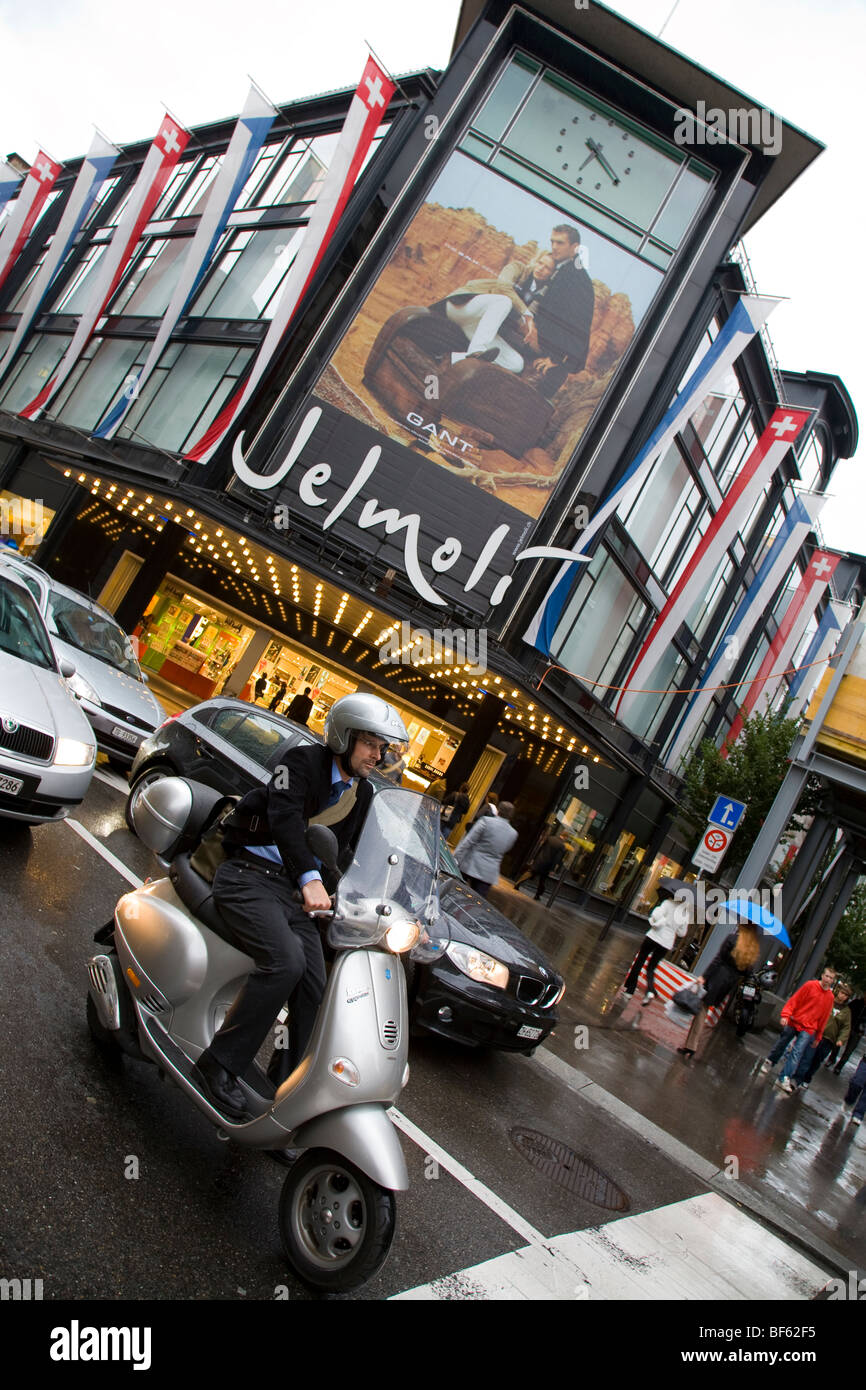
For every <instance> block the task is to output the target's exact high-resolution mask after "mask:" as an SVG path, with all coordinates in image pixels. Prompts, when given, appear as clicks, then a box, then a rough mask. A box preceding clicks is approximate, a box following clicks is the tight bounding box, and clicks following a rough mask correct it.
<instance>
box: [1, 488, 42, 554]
mask: <svg viewBox="0 0 866 1390" xmlns="http://www.w3.org/2000/svg"><path fill="white" fill-rule="evenodd" d="M44 534H45V510H44V508H43V505H42V502H41V500H40V499H39V498H36V500H35V501H34V500H33V499H31V498H30V497H11V498H6V497H0V536H15V537H16V539H18V540H26V541H29V542H30V543H31V544H35V545H38V544H39V543H40V541H41V540H42V537H43V536H44Z"/></svg>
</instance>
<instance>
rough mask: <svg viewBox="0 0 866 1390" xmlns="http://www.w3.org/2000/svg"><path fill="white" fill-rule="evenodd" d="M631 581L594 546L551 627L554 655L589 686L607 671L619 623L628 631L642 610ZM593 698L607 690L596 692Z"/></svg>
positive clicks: (618, 645)
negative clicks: (554, 629) (556, 624)
mask: <svg viewBox="0 0 866 1390" xmlns="http://www.w3.org/2000/svg"><path fill="white" fill-rule="evenodd" d="M647 611H648V610H647V606H646V604H645V603H644V602H643V600H642V599H640V598H638V596H637V594H636V593H635V591H634V588H633V586H632V585H631V584H630V583H629V581H628V579H627V578H626V577H625V575H624V574H623V572H622V570H621V569H620V568H619V566H618V565H617V564H616V562H615V561H614V560H613V559H612V558H611V557H610V556H609V555H608V554H607V552H606V551H603V550H602V551H599V552H598V553H597V554H596V555H595V556H593V559H592V560H591V562H590V564H589V565H588V566H587V572H586V574H585V575H584V576H583V577H582V578H581V579H580V580H579V581H578V585H577V588H576V590H575V592H574V594H573V595H572V597H571V599H570V601H569V603H568V605H567V606H566V609H565V612H564V614H563V617H562V620H561V621H560V624H559V626H558V627H557V630H556V632H555V633H554V637H553V643H552V649H553V651H554V653H556V656H557V660H558V661H560V662H561V663H562V664H563V665H564V666H567V667H568V669H569V670H570V671H573V672H575V673H576V674H577V676H578V678H579V679H581V680H583V681H584V683H585V684H587V685H590V686H592V685H593V683H595V682H597V681H598V680H599V679H600V673H601V672H602V671H609V670H610V668H611V662H612V661H613V660H614V659H616V660H617V664H618V662H619V660H621V657H616V658H615V653H616V652H617V650H618V648H621V644H622V634H623V631H624V629H625V628H626V627H627V628H628V629H629V636H630V635H631V633H632V632H634V631H636V630H637V628H638V627H639V626H640V624H641V623H642V621H643V619H644V618H645V616H646V613H647ZM596 694H597V696H598V698H599V699H603V698H604V697H605V695H606V694H607V692H606V691H604V690H598V691H597V692H596Z"/></svg>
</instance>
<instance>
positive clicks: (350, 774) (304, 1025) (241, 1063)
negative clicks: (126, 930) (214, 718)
mask: <svg viewBox="0 0 866 1390" xmlns="http://www.w3.org/2000/svg"><path fill="white" fill-rule="evenodd" d="M395 741H403V742H406V743H408V735H407V733H406V730H405V728H404V726H403V721H402V720H401V718H400V716H399V714H397V712H396V710H394V709H393V708H392V707H391V706H390V705H388V704H386V703H385V701H384V700H380V699H379V698H378V696H375V695H347V696H345V697H344V698H343V699H342V700H338V701H337V702H336V703H335V704H334V705H333V707H332V708H331V710H330V713H329V715H328V719H327V722H326V725H325V742H326V746H325V747H324V748H322V747H319V746H318V745H316V746H314V747H310V746H305V747H302V748H293V749H291V750H290V751H289V752H288V753H287V754H286V756H285V758H284V759H283V760H282V762H281V764H280V766H279V767H278V768H277V770H276V772H275V774H274V776H273V778H272V780H271V782H270V783H269V784H268V785H267V786H266V787H256V788H255V789H254V790H253V791H251V792H248V793H247V795H246V796H245V797H244V798H243V800H242V801H241V802H240V804H239V805H238V807H237V809H236V810H235V812H234V814H233V815H232V816H230V817H229V819H228V821H227V822H226V824H225V828H224V848H225V851H226V854H227V855H228V858H227V859H226V861H225V862H224V863H223V864H221V865H220V867H219V868H218V869H217V872H216V876H215V878H214V883H213V893H214V899H215V901H216V903H217V906H218V907H219V910H220V915H221V916H222V918H223V920H224V921H225V923H226V925H227V927H228V928H229V930H230V932H231V934H232V937H233V938H234V941H235V943H236V944H237V946H238V947H239V948H240V949H241V950H242V951H245V952H246V954H247V955H249V956H251V957H252V959H253V961H254V962H255V969H254V970H253V971H252V972H251V973H250V974H249V975H248V976H247V979H246V980H245V982H244V984H243V986H242V988H241V991H240V993H239V994H238V996H237V998H236V999H235V1001H234V1003H233V1004H232V1006H231V1008H230V1010H229V1012H228V1014H227V1016H226V1019H225V1022H224V1023H223V1026H222V1027H221V1028H220V1030H219V1032H218V1033H217V1034H216V1036H215V1037H214V1039H213V1041H212V1042H211V1045H210V1047H209V1048H207V1050H206V1051H205V1052H203V1053H202V1055H201V1056H200V1057H199V1059H198V1064H197V1068H196V1071H197V1080H198V1083H199V1085H200V1086H201V1087H202V1090H203V1091H204V1093H205V1094H206V1095H207V1096H208V1097H209V1099H210V1100H211V1101H212V1102H213V1104H214V1105H215V1106H216V1107H217V1109H219V1110H221V1111H223V1112H224V1113H225V1114H227V1115H230V1116H232V1117H233V1118H242V1117H243V1116H244V1114H245V1113H246V1105H245V1100H244V1094H243V1091H242V1090H241V1088H240V1087H239V1086H238V1084H237V1080H236V1078H237V1077H238V1076H242V1075H243V1073H244V1072H245V1071H246V1070H247V1068H248V1067H249V1066H250V1064H251V1063H252V1061H253V1060H254V1058H255V1056H256V1053H257V1052H258V1050H259V1048H260V1047H261V1045H262V1043H263V1042H264V1040H265V1038H266V1037H267V1034H268V1032H269V1030H270V1028H271V1026H272V1025H273V1022H274V1019H275V1017H276V1015H277V1013H278V1012H279V1010H280V1008H281V1006H282V1004H283V1003H284V1002H285V1000H286V999H288V1001H289V1048H288V1050H279V1051H276V1052H275V1054H274V1061H273V1063H272V1066H271V1069H270V1073H271V1079H272V1080H274V1081H275V1082H277V1083H279V1082H280V1081H282V1080H284V1079H285V1077H286V1076H288V1075H289V1074H290V1073H291V1072H292V1071H293V1070H294V1068H295V1067H296V1066H297V1065H298V1063H299V1062H300V1061H301V1059H302V1057H303V1056H304V1053H305V1051H306V1048H307V1044H308V1043H309V1040H310V1036H311V1034H312V1031H313V1027H314V1025H315V1021H316V1014H317V1012H318V1008H319V1004H320V1003H321V999H322V995H323V993H324V989H325V962H324V956H323V953H322V943H321V939H320V937H319V929H318V926H317V924H316V922H315V920H314V918H312V917H311V916H310V915H309V914H311V913H316V912H321V911H326V910H327V909H328V908H329V907H330V906H331V899H330V896H329V894H328V891H327V889H326V887H325V885H324V883H323V882H322V875H321V869H320V865H319V862H318V860H317V859H316V858H315V856H314V855H313V854H312V853H311V852H310V850H309V848H308V847H307V842H306V831H307V827H308V825H309V823H310V821H311V820H313V819H315V820H316V821H318V822H319V823H320V824H329V825H330V827H331V829H332V830H333V832H334V834H335V835H336V837H337V843H338V845H339V847H340V851H341V852H343V851H346V850H350V849H351V848H353V847H354V844H355V842H356V840H357V838H358V835H359V833H360V830H361V826H362V824H363V820H364V816H365V814H366V811H367V807H368V806H369V804H370V800H371V798H372V795H373V792H372V788H371V787H370V785H369V783H368V782H367V780H366V779H367V778H368V777H369V775H370V773H371V772H372V771H373V769H374V768H375V767H377V766H378V765H379V764H380V763H381V761H382V758H383V756H384V754H385V750H386V749H387V747H388V746H389V744H391V743H393V742H395ZM299 890H300V899H301V901H300V902H299V901H298V891H299Z"/></svg>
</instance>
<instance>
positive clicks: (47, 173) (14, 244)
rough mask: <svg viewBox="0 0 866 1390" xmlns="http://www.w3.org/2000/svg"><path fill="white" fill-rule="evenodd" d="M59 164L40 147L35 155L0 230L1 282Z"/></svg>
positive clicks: (7, 272)
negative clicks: (0, 230)
mask: <svg viewBox="0 0 866 1390" xmlns="http://www.w3.org/2000/svg"><path fill="white" fill-rule="evenodd" d="M61 168H62V165H60V164H57V163H56V162H55V161H54V160H53V159H52V158H51V156H50V155H47V154H45V152H44V150H40V151H39V153H38V155H37V156H36V158H35V159H34V161H33V164H32V166H31V168H30V172H29V173H28V174H27V177H26V178H25V180H24V182H23V183H22V185H21V190H20V192H19V194H18V197H17V198H16V199H15V202H14V203H13V204H12V206H11V208H10V209H9V216H8V217H7V218H6V220H5V222H4V223H3V230H2V232H0V285H2V284H3V281H4V280H5V279H6V276H7V275H8V274H9V272H10V270H11V269H12V267H13V265H14V264H15V262H16V260H17V259H18V253H19V251H20V250H21V248H22V246H23V245H24V243H25V241H26V240H27V238H28V237H29V235H30V233H31V231H32V230H33V224H34V223H35V221H36V219H37V217H38V216H39V214H40V212H41V211H42V208H43V207H44V205H45V199H46V198H47V197H48V194H49V193H50V192H51V190H52V188H53V187H54V184H55V182H56V179H57V175H58V174H59V173H60V170H61Z"/></svg>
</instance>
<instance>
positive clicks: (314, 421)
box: [232, 398, 574, 613]
mask: <svg viewBox="0 0 866 1390" xmlns="http://www.w3.org/2000/svg"><path fill="white" fill-rule="evenodd" d="M232 463H233V466H234V471H235V473H236V475H237V476H238V478H239V479H240V481H241V482H243V483H245V484H246V485H247V486H248V487H251V488H255V489H256V491H268V492H272V493H273V500H274V503H275V504H276V505H278V506H285V507H287V508H288V512H289V516H291V514H292V513H293V512H294V513H296V514H297V512H298V511H300V512H301V513H302V514H303V516H304V518H305V519H307V520H311V519H314V518H315V519H318V520H319V522H320V524H321V527H322V530H323V531H327V532H330V533H331V534H332V535H335V536H338V537H339V538H340V539H341V540H344V541H346V542H347V544H350V545H352V546H354V547H356V548H357V549H359V550H362V551H364V552H366V553H367V554H372V555H375V556H376V557H377V558H379V559H381V560H382V562H383V564H385V565H387V566H389V567H391V568H394V569H397V570H398V571H401V572H402V573H403V574H405V575H406V577H407V578H408V580H409V582H410V583H411V584H412V587H413V588H414V589H415V591H416V593H417V594H418V595H419V597H420V598H422V599H423V600H424V601H425V602H427V603H429V604H432V605H435V606H436V607H440V608H447V607H448V606H449V605H451V604H454V603H459V604H460V605H461V606H462V607H464V608H469V609H471V610H474V611H475V612H477V613H483V612H485V611H486V610H487V609H488V608H489V607H496V606H497V605H498V604H500V603H501V602H502V600H503V599H504V598H505V595H506V593H507V592H508V590H509V588H510V587H511V584H512V581H513V580H514V579H515V578H519V572H520V566H521V565H524V564H525V563H526V562H528V561H533V560H537V559H540V558H551V559H569V560H573V559H574V555H573V552H572V551H570V550H569V551H565V550H559V549H556V548H555V547H550V546H529V547H527V546H526V544H525V541H526V538H527V535H528V533H529V531H530V530H531V529H532V527H533V524H534V523H533V522H532V521H531V520H530V519H528V518H527V517H526V516H524V515H523V514H522V513H520V512H518V511H517V510H516V509H515V508H513V507H509V506H508V505H507V504H506V503H503V502H501V501H499V500H498V499H497V498H496V497H493V496H490V495H489V494H487V493H485V492H484V491H483V490H482V489H480V488H477V487H470V486H469V485H467V484H466V483H465V482H463V480H462V479H460V478H459V477H458V476H454V475H452V474H450V473H448V472H446V471H445V470H444V469H442V468H439V467H436V465H435V464H433V463H428V462H427V461H426V460H424V459H423V458H420V457H419V456H418V454H417V453H416V452H415V451H414V450H411V449H408V448H406V447H405V446H403V445H401V444H398V443H396V442H395V441H392V440H389V439H387V438H386V437H384V436H383V435H382V434H381V433H380V432H379V431H378V430H375V429H372V428H370V427H368V426H366V425H363V424H360V423H359V422H358V421H356V420H353V419H352V418H350V417H349V416H347V415H345V414H343V413H342V412H341V411H339V410H336V409H334V408H333V407H332V406H330V405H329V404H327V403H326V402H319V401H317V400H315V398H312V399H311V401H310V402H309V403H308V406H307V409H306V411H305V413H304V414H303V416H302V417H301V420H300V424H299V426H298V428H297V430H296V431H295V432H294V434H293V436H292V437H291V439H290V440H289V441H288V443H287V445H286V446H285V448H284V449H283V450H282V452H281V453H280V454H279V455H278V457H277V459H276V467H275V468H274V470H273V471H272V472H270V473H269V474H267V475H262V474H259V473H256V472H254V471H253V470H252V469H251V468H250V467H249V465H248V464H247V462H246V460H245V458H244V453H243V433H241V434H239V435H238V436H237V438H236V439H235V442H234V446H233V450H232Z"/></svg>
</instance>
